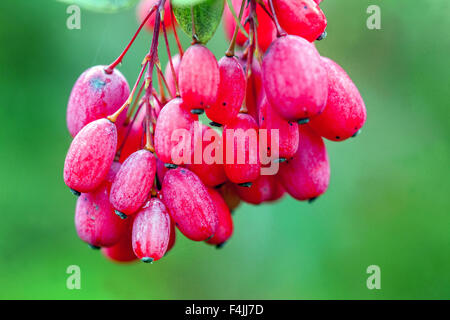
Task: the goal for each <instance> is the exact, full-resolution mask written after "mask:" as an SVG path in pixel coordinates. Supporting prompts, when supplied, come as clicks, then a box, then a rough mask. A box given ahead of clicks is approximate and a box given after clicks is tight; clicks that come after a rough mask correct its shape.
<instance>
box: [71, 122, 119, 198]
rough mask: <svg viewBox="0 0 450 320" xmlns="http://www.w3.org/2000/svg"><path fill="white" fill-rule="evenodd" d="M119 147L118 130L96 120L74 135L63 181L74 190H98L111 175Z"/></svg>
mask: <svg viewBox="0 0 450 320" xmlns="http://www.w3.org/2000/svg"><path fill="white" fill-rule="evenodd" d="M116 147H117V129H116V126H115V125H114V123H112V122H111V121H109V120H108V119H99V120H95V121H93V122H91V123H89V124H88V125H86V126H85V127H84V128H83V129H81V131H80V132H79V133H78V134H77V135H76V136H75V138H74V139H73V141H72V144H71V145H70V148H69V151H67V155H66V160H65V163H64V182H65V183H66V185H67V186H68V187H69V188H71V189H72V190H75V191H78V192H89V191H92V190H94V189H96V188H97V187H98V186H99V185H100V184H101V183H102V181H103V179H104V178H105V177H106V175H107V174H108V171H109V168H110V167H111V164H112V162H113V160H114V154H115V152H116Z"/></svg>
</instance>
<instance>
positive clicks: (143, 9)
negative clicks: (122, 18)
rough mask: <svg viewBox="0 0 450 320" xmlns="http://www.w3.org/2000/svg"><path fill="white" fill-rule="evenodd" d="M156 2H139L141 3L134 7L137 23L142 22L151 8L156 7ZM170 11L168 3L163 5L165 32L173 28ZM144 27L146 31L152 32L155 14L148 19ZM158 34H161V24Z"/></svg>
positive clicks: (151, 0)
mask: <svg viewBox="0 0 450 320" xmlns="http://www.w3.org/2000/svg"><path fill="white" fill-rule="evenodd" d="M158 2H159V1H158V0H141V2H139V5H138V6H137V7H136V15H137V19H138V21H139V23H142V21H144V19H145V17H146V16H147V14H148V13H149V12H150V10H151V9H152V7H154V6H157V5H158ZM170 10H171V9H170V1H166V2H165V3H164V25H165V26H166V30H170V28H171V27H172V26H173V21H172V14H171V12H170ZM144 26H145V28H146V29H147V30H148V31H150V32H153V29H154V27H155V13H153V14H152V15H151V16H150V17H149V18H148V20H147V22H146V23H145V25H144ZM160 32H162V24H161V26H160Z"/></svg>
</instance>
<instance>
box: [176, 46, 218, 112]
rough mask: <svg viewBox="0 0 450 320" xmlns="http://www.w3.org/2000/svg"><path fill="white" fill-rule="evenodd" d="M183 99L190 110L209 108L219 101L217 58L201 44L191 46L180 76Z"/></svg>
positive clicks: (182, 60) (182, 63)
mask: <svg viewBox="0 0 450 320" xmlns="http://www.w3.org/2000/svg"><path fill="white" fill-rule="evenodd" d="M178 81H179V85H180V94H181V98H182V99H183V101H184V103H185V104H184V106H185V107H187V108H188V109H205V108H209V106H211V105H212V104H213V103H214V102H215V101H216V99H217V94H218V90H219V82H220V71H219V66H218V64H217V61H216V58H215V57H214V55H213V54H212V53H211V51H209V49H208V48H206V47H205V46H203V45H201V44H194V45H193V46H190V47H189V48H188V49H187V50H186V52H185V53H184V55H183V59H181V63H180V70H179V75H178Z"/></svg>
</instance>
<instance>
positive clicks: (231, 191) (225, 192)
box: [218, 182, 241, 211]
mask: <svg viewBox="0 0 450 320" xmlns="http://www.w3.org/2000/svg"><path fill="white" fill-rule="evenodd" d="M218 190H219V192H220V195H221V196H222V198H223V199H224V201H225V203H226V204H227V206H228V208H229V209H230V211H234V210H235V209H236V208H237V207H239V205H240V204H241V198H240V197H239V195H238V193H237V192H236V187H235V185H234V184H233V183H231V182H227V183H225V184H224V185H222V186H221V187H220V188H219V189H218Z"/></svg>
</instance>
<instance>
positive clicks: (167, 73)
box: [164, 54, 181, 97]
mask: <svg viewBox="0 0 450 320" xmlns="http://www.w3.org/2000/svg"><path fill="white" fill-rule="evenodd" d="M180 63H181V59H180V55H179V54H176V55H174V56H173V57H172V64H173V69H174V70H175V76H176V79H175V78H174V77H173V72H172V68H171V66H170V62H167V65H166V69H165V70H164V77H165V78H166V82H167V86H168V90H169V92H170V94H171V95H172V97H175V96H176V95H177V90H176V85H175V84H176V82H175V81H177V79H178V74H179V71H180Z"/></svg>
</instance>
